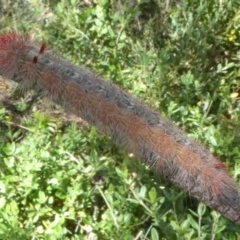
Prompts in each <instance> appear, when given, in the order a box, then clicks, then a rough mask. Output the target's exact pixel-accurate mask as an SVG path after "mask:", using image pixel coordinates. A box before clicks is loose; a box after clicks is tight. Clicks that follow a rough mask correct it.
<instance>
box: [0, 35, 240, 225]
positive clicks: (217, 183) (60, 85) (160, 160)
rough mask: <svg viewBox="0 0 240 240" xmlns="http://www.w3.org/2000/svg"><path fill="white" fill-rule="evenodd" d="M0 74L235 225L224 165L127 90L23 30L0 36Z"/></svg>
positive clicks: (238, 210)
mask: <svg viewBox="0 0 240 240" xmlns="http://www.w3.org/2000/svg"><path fill="white" fill-rule="evenodd" d="M0 74H1V75H2V76H3V77H6V78H9V79H12V80H14V81H16V82H18V83H19V84H21V85H22V86H23V88H30V89H34V90H37V91H38V90H41V91H43V92H44V93H45V95H46V96H47V97H49V98H50V99H52V100H53V101H54V102H56V103H58V104H60V105H62V106H63V108H65V109H66V110H67V111H71V112H72V113H74V114H76V115H78V116H80V117H82V118H83V119H85V120H86V121H88V122H89V123H90V124H92V125H94V126H96V127H97V128H98V129H99V130H100V131H101V132H103V133H105V134H107V135H109V136H110V137H111V138H112V139H113V140H114V141H115V142H117V143H118V144H120V145H121V146H123V147H124V148H126V149H128V150H129V151H131V152H133V153H134V154H135V155H136V156H137V157H139V158H140V159H142V160H143V161H144V162H145V163H146V164H147V165H148V166H150V167H151V168H153V169H155V171H156V172H158V173H159V174H161V175H163V176H164V177H165V178H166V179H168V180H169V181H171V182H172V183H174V184H175V185H177V186H178V187H180V188H182V189H184V190H185V191H187V192H188V193H189V194H190V195H192V196H194V197H196V198H197V199H199V200H200V201H202V202H204V203H205V204H206V205H208V206H209V207H211V208H213V209H215V210H217V211H219V212H220V213H222V214H223V215H224V216H226V217H228V218H229V219H231V220H232V221H234V222H236V223H238V224H240V193H239V191H238V189H237V187H236V184H235V182H234V180H233V179H232V178H231V176H230V175H229V173H228V172H227V169H226V166H225V165H224V164H222V163H221V162H220V161H219V160H218V159H216V158H215V157H214V156H213V155H212V154H211V153H210V152H209V151H208V150H207V149H206V148H204V147H203V146H202V145H201V144H199V143H197V142H196V141H194V140H193V139H191V138H190V137H188V136H187V134H186V133H184V132H183V131H181V130H180V129H179V128H178V127H177V126H176V125H174V124H173V123H172V122H170V121H169V120H167V119H165V118H163V117H162V116H161V115H160V114H159V113H158V112H156V111H153V110H152V109H151V108H149V107H148V106H147V105H145V104H143V103H142V102H140V101H139V100H137V99H136V98H134V97H132V96H131V95H130V94H129V93H127V92H124V91H123V90H121V89H120V88H119V87H118V86H116V85H114V84H112V83H110V82H108V81H105V80H104V79H103V78H101V77H99V76H96V74H94V73H92V72H91V71H89V70H86V69H84V68H82V67H78V66H75V65H73V64H71V63H70V62H68V61H65V60H63V59H61V58H59V57H56V56H54V55H52V54H51V52H50V51H49V50H48V49H47V47H46V45H45V44H42V45H37V44H35V43H34V41H33V39H31V37H29V36H27V35H21V34H18V33H11V32H10V33H5V34H1V35H0Z"/></svg>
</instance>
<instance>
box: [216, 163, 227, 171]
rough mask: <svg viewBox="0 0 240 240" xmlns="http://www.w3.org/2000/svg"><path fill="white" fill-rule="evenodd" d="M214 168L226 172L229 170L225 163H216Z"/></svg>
mask: <svg viewBox="0 0 240 240" xmlns="http://www.w3.org/2000/svg"><path fill="white" fill-rule="evenodd" d="M214 167H215V168H216V169H219V170H220V169H222V170H225V171H227V170H228V168H227V166H226V165H225V164H223V163H216V164H215V165H214Z"/></svg>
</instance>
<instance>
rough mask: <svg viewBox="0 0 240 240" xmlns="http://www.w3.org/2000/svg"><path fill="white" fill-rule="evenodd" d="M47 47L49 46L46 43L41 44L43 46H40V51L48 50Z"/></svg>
mask: <svg viewBox="0 0 240 240" xmlns="http://www.w3.org/2000/svg"><path fill="white" fill-rule="evenodd" d="M46 48H47V45H46V43H43V44H42V46H41V48H40V50H39V53H40V54H43V53H44V51H45V50H46Z"/></svg>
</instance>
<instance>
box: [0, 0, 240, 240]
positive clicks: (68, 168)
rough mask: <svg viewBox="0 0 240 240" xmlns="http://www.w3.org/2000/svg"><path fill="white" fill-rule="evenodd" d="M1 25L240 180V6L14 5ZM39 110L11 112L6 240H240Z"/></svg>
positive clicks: (144, 2)
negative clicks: (104, 83)
mask: <svg viewBox="0 0 240 240" xmlns="http://www.w3.org/2000/svg"><path fill="white" fill-rule="evenodd" d="M0 19H1V22H0V27H1V29H2V31H9V30H18V31H21V32H28V33H31V34H33V35H34V36H35V38H36V39H37V40H39V41H42V40H43V41H45V42H47V43H48V45H49V46H50V47H52V48H54V51H55V52H57V53H58V54H59V55H62V56H64V57H65V58H68V59H69V60H71V61H73V62H74V63H76V64H79V65H84V66H86V67H88V68H91V69H94V70H95V71H96V72H98V73H100V74H101V75H103V76H104V77H106V78H107V79H110V80H111V81H113V82H115V83H116V84H118V85H121V86H122V87H123V88H124V89H127V90H128V91H130V92H131V93H132V94H133V95H136V96H138V97H139V98H141V99H143V100H144V101H146V102H147V103H148V104H149V105H151V106H152V107H153V108H155V109H158V110H159V111H160V112H161V113H162V114H163V115H165V116H167V117H169V118H171V119H172V120H173V121H174V122H176V123H177V124H178V125H180V127H181V128H183V129H184V130H186V131H187V132H189V134H190V135H192V136H193V137H194V138H196V139H198V140H199V141H201V142H203V143H204V144H205V145H206V146H207V147H208V148H209V149H210V150H211V151H212V152H213V153H215V154H217V155H218V156H220V158H221V160H222V161H224V162H225V163H226V164H227V165H228V166H229V169H230V171H231V172H232V173H233V176H234V177H235V178H236V179H238V177H239V175H240V167H239V165H240V153H239V143H240V139H239V127H240V125H239V113H240V110H239V109H240V108H239V60H240V57H239V40H240V35H239V30H240V3H239V1H238V0H231V1H219V0H212V1H204V0H201V1H199V0H198V1H197V0H191V1H190V0H181V1H160V0H136V1H134V0H131V1H124V0H119V1H110V0H102V1H100V0H99V1H77V0H71V1H66V0H60V1H56V0H49V1H41V0H31V1H20V0H19V1H7V0H3V1H1V2H0ZM20 102H21V101H20ZM28 102H29V101H27V100H24V99H23V100H22V102H21V103H18V104H17V103H16V104H15V105H16V109H17V111H16V112H14V111H10V110H9V109H4V108H2V109H0V160H1V161H0V164H1V168H0V169H1V178H0V239H152V240H158V239H179V240H180V239H216V240H217V239H219V240H220V239H230V240H232V239H239V237H240V235H239V232H240V228H239V227H238V226H236V224H234V223H232V222H231V221H229V220H227V219H225V218H223V217H222V216H221V215H220V214H218V213H217V212H215V211H213V210H211V209H209V208H207V207H206V206H205V205H204V204H202V203H199V202H197V201H196V200H194V199H192V198H190V197H188V195H187V194H186V193H183V192H181V191H179V190H178V189H175V188H174V187H173V186H172V185H170V184H169V183H167V182H165V180H164V179H162V178H161V177H159V176H156V175H155V174H153V173H152V172H151V171H149V169H147V168H146V167H145V166H143V165H142V164H141V163H140V162H139V161H138V160H137V159H135V158H134V157H133V156H132V154H131V153H129V154H128V155H127V154H126V153H124V152H122V151H121V150H120V149H119V148H118V147H117V146H115V145H114V144H113V143H112V142H111V140H110V139H109V138H107V137H104V136H102V135H101V134H99V133H97V132H96V129H95V128H90V127H82V125H83V124H82V123H81V122H80V123H71V122H68V121H64V120H63V119H62V118H58V117H53V116H49V115H47V114H46V113H44V111H43V109H44V108H45V107H44V105H43V107H39V105H40V104H42V103H41V102H38V103H37V104H35V105H34V106H35V107H34V108H32V109H33V110H32V112H30V113H29V112H27V111H26V109H28V107H27V106H26V105H27V104H28ZM22 103H25V104H22ZM37 109H40V110H37ZM40 112H42V113H40Z"/></svg>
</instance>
